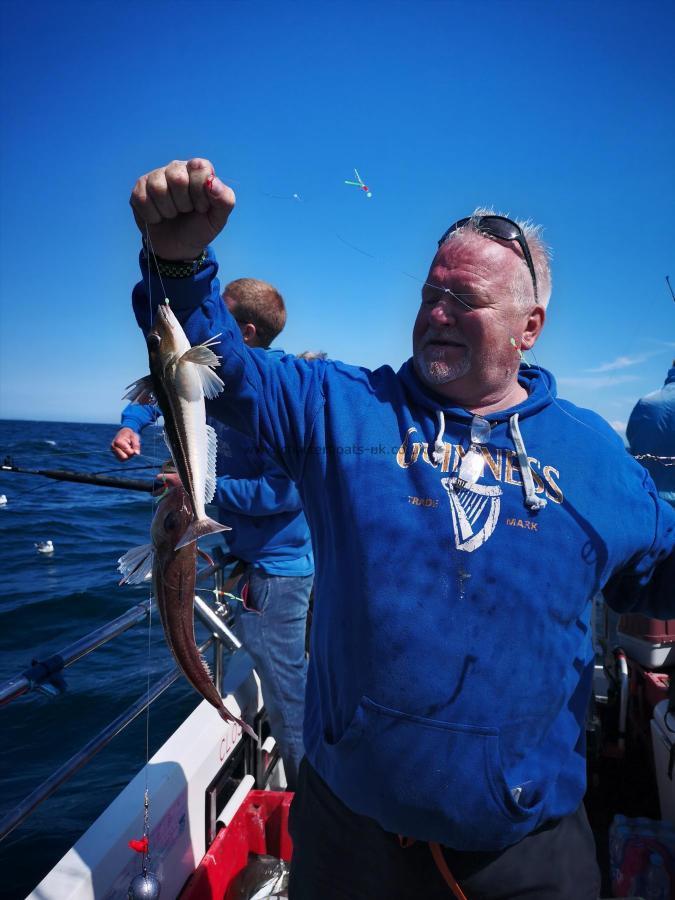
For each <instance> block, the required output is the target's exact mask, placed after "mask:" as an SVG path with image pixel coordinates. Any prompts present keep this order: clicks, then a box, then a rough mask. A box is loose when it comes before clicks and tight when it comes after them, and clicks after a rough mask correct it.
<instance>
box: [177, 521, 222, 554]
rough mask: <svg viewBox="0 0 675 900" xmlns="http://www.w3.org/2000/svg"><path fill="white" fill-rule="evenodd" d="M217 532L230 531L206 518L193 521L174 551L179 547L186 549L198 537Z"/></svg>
mask: <svg viewBox="0 0 675 900" xmlns="http://www.w3.org/2000/svg"><path fill="white" fill-rule="evenodd" d="M219 531H232V529H231V528H230V526H229V525H221V524H220V522H216V521H215V520H214V519H209V518H208V516H206V517H204V518H203V519H195V520H194V521H192V522H190V524H189V525H188V527H187V529H186V531H185V534H184V535H183V537H182V538H181V539H180V540H179V541H178V543H177V544H176V547H175V549H176V550H180V549H181V547H187V545H188V544H191V543H192V542H193V541H196V540H197V539H198V538H200V537H204V536H205V535H207V534H216V533H217V532H219Z"/></svg>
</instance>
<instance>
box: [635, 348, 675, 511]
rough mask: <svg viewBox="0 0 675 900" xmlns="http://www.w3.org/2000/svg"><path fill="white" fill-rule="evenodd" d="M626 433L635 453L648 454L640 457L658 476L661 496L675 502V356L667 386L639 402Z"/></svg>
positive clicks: (646, 466) (655, 482)
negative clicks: (642, 457)
mask: <svg viewBox="0 0 675 900" xmlns="http://www.w3.org/2000/svg"><path fill="white" fill-rule="evenodd" d="M626 437H627V438H628V443H629V444H630V449H631V450H632V452H633V453H635V454H636V455H642V454H644V459H642V460H640V461H641V462H642V465H643V466H644V467H645V469H647V470H648V471H649V473H650V474H651V476H652V478H653V479H654V484H655V485H656V487H657V490H658V492H659V496H660V497H662V498H663V499H664V500H667V501H668V502H669V503H670V504H671V505H672V506H675V359H674V360H673V365H672V366H671V368H670V369H669V370H668V374H667V375H666V380H665V382H664V384H663V387H662V388H661V389H660V390H658V391H652V393H651V394H647V395H646V396H645V397H642V398H641V399H640V400H638V402H637V403H636V404H635V407H634V408H633V411H632V412H631V414H630V418H629V419H628V425H627V426H626ZM655 457H656V458H655ZM658 457H661V459H659V458H658Z"/></svg>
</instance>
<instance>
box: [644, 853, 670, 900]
mask: <svg viewBox="0 0 675 900" xmlns="http://www.w3.org/2000/svg"><path fill="white" fill-rule="evenodd" d="M643 894H644V898H645V900H670V876H669V875H668V870H667V869H666V867H665V864H664V862H663V858H662V857H661V856H660V854H658V853H652V855H651V856H650V857H649V869H648V870H647V872H646V874H645V877H644V888H643Z"/></svg>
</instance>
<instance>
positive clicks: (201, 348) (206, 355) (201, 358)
mask: <svg viewBox="0 0 675 900" xmlns="http://www.w3.org/2000/svg"><path fill="white" fill-rule="evenodd" d="M183 362H189V363H192V364H193V365H194V366H196V369H195V371H196V372H197V375H198V376H199V380H200V382H201V385H202V392H203V394H204V396H205V397H206V398H207V400H213V398H214V397H217V396H218V394H219V393H220V392H221V391H222V390H223V388H224V387H225V385H224V384H223V382H222V381H221V379H220V378H219V377H218V376H217V375H216V373H215V372H214V371H213V369H212V366H217V365H219V363H220V357H219V356H216V354H215V353H214V352H213V350H210V349H209V347H208V346H207V345H206V344H198V345H197V346H196V347H190V349H189V350H186V351H185V353H184V354H183V355H182V356H181V358H180V360H179V363H183Z"/></svg>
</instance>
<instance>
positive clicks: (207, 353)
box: [179, 344, 220, 366]
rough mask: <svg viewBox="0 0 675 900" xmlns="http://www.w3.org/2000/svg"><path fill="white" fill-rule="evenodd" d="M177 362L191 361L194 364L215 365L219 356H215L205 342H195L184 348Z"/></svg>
mask: <svg viewBox="0 0 675 900" xmlns="http://www.w3.org/2000/svg"><path fill="white" fill-rule="evenodd" d="M179 362H191V363H194V364H195V365H196V366H217V365H218V364H219V363H220V357H219V356H216V354H215V353H214V352H213V350H211V348H210V347H208V346H207V345H206V344H197V345H196V346H194V347H190V349H189V350H186V351H185V353H184V354H183V355H182V356H181V358H180V360H179Z"/></svg>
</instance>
